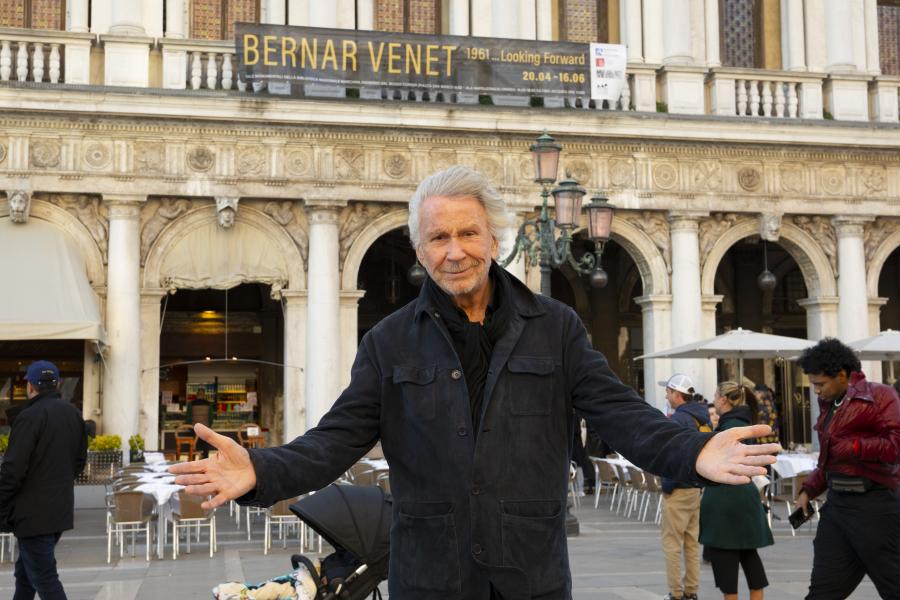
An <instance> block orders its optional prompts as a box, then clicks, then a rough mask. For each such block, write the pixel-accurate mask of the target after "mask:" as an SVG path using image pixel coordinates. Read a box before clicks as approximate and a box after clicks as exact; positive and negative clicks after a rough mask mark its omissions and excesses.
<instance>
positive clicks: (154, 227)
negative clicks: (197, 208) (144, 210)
mask: <svg viewBox="0 0 900 600" xmlns="http://www.w3.org/2000/svg"><path fill="white" fill-rule="evenodd" d="M150 202H151V203H152V204H153V205H154V206H152V207H151V210H152V215H151V217H150V218H149V219H147V222H146V223H144V227H143V228H142V229H141V265H143V264H144V261H146V260H147V253H148V252H149V251H150V246H152V245H153V242H155V241H156V238H158V237H159V234H160V233H161V232H162V230H163V229H165V228H166V225H168V224H169V223H171V222H172V221H173V220H174V219H177V218H178V217H180V216H181V215H183V214H184V213H186V212H187V211H189V210H190V209H191V206H192V202H191V201H190V200H187V199H185V198H163V199H162V200H151V201H150Z"/></svg>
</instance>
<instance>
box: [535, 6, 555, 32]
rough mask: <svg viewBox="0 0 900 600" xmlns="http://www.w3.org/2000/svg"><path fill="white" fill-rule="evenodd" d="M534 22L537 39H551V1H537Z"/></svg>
mask: <svg viewBox="0 0 900 600" xmlns="http://www.w3.org/2000/svg"><path fill="white" fill-rule="evenodd" d="M536 13H537V14H536V15H535V20H536V21H537V39H539V40H552V39H553V3H552V2H551V0H537V8H536Z"/></svg>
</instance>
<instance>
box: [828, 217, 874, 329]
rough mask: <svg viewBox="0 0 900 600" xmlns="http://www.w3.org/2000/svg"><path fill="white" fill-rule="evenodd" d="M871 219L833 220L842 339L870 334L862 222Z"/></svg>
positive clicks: (843, 218) (839, 321) (842, 218)
mask: <svg viewBox="0 0 900 600" xmlns="http://www.w3.org/2000/svg"><path fill="white" fill-rule="evenodd" d="M871 220H872V219H871V218H859V217H836V218H835V219H834V220H833V221H832V223H833V225H834V230H835V234H836V235H837V246H838V247H837V253H838V298H839V302H838V337H839V338H840V339H841V340H842V341H844V342H852V341H853V340H856V339H859V338H864V337H866V336H868V335H869V299H868V293H867V291H866V250H865V246H864V243H863V224H864V223H866V222H868V221H871Z"/></svg>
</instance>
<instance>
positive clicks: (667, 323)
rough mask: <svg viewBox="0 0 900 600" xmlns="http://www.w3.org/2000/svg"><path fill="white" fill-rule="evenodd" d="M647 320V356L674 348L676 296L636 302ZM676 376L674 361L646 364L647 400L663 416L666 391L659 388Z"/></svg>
mask: <svg viewBox="0 0 900 600" xmlns="http://www.w3.org/2000/svg"><path fill="white" fill-rule="evenodd" d="M635 302H636V303H637V304H638V306H640V307H641V316H642V317H643V336H644V354H649V353H650V352H656V351H658V350H665V349H666V348H671V346H672V296H671V295H669V294H656V295H650V296H641V297H640V298H635ZM671 374H672V361H671V360H670V359H668V358H651V359H648V360H645V361H644V399H645V400H646V401H647V403H648V404H652V405H653V406H655V407H656V408H658V409H659V410H660V411H661V412H663V413H665V412H666V396H665V393H664V390H663V389H662V388H661V387H659V385H657V382H659V381H663V380H664V379H666V378H667V377H669V376H670V375H671Z"/></svg>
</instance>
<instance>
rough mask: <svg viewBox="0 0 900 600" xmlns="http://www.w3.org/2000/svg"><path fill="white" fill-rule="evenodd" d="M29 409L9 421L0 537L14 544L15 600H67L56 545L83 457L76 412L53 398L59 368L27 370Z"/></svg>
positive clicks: (70, 516) (71, 508)
mask: <svg viewBox="0 0 900 600" xmlns="http://www.w3.org/2000/svg"><path fill="white" fill-rule="evenodd" d="M25 379H26V381H27V382H28V384H27V393H28V403H27V404H26V405H25V408H24V409H23V410H22V412H20V413H19V415H18V416H17V417H16V420H15V421H14V422H13V425H12V431H11V432H10V436H9V447H8V448H7V450H6V454H5V455H4V457H3V464H2V466H0V530H2V531H11V532H13V533H15V535H16V539H17V540H18V542H19V558H18V560H16V571H15V576H16V592H15V595H14V596H13V599H14V600H26V599H28V600H30V599H31V598H34V595H35V593H37V594H39V595H40V597H41V599H42V600H49V599H53V600H59V599H63V600H64V599H65V597H66V593H65V591H64V590H63V586H62V583H60V581H59V574H58V573H57V571H56V557H55V555H54V552H55V549H56V544H57V542H59V538H60V536H61V535H62V532H63V531H66V530H68V529H72V527H73V526H74V513H75V488H74V483H75V478H76V477H77V476H78V474H79V473H81V470H82V469H83V468H84V463H85V460H86V458H87V435H86V433H85V427H84V420H83V419H82V418H81V413H80V412H79V411H78V409H77V408H75V407H74V406H73V405H72V404H71V403H69V402H66V401H65V400H63V399H62V396H61V395H60V393H59V390H58V388H59V369H57V368H56V365H54V364H53V363H51V362H49V361H46V360H39V361H36V362H34V363H32V364H31V365H29V366H28V370H27V371H26V374H25Z"/></svg>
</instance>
